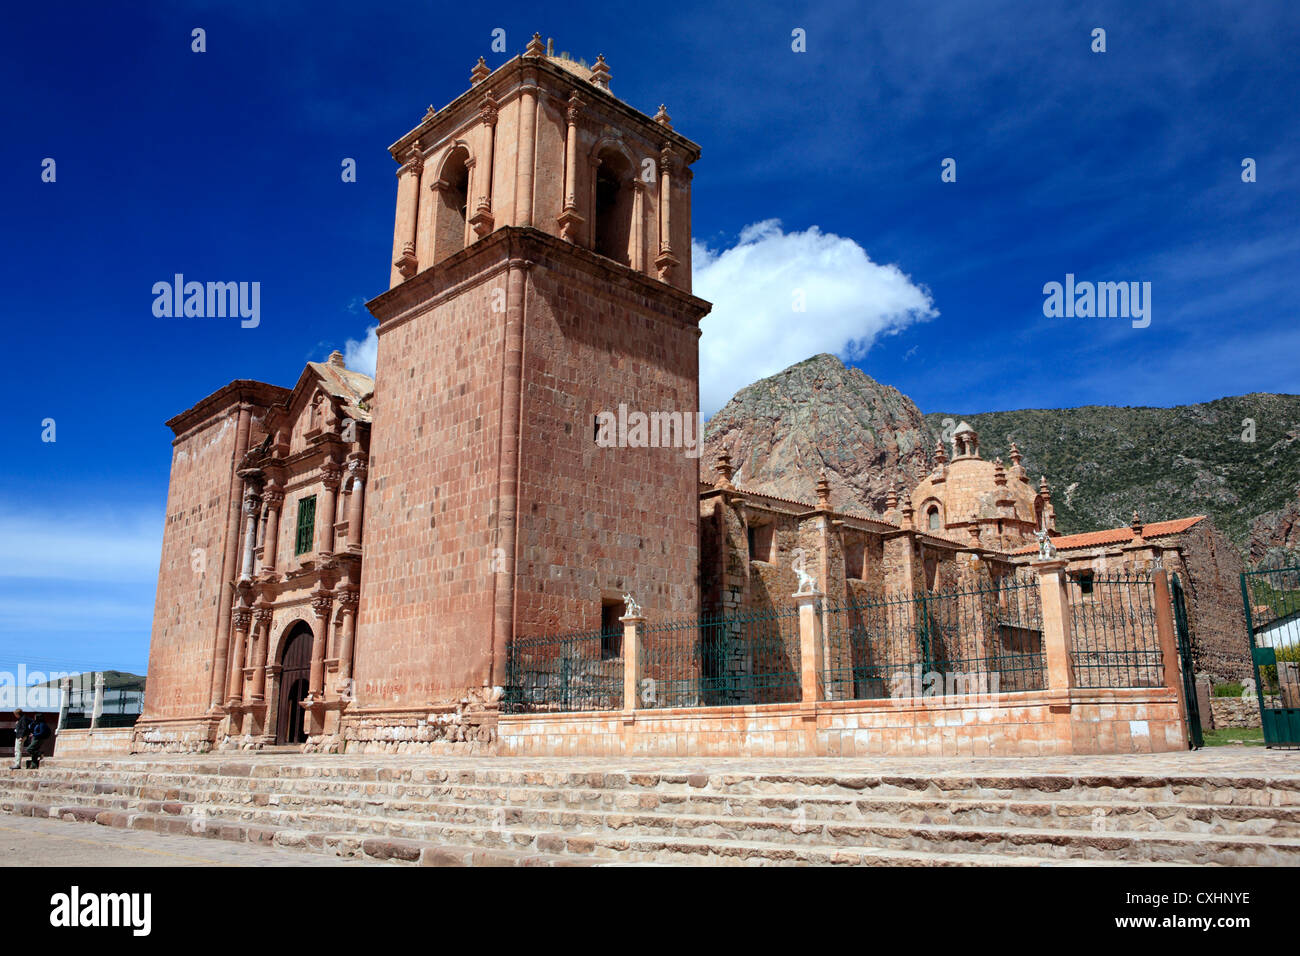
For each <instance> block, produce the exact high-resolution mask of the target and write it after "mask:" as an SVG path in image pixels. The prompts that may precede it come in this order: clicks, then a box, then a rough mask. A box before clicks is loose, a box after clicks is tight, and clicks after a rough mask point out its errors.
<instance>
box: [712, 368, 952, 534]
mask: <svg viewBox="0 0 1300 956" xmlns="http://www.w3.org/2000/svg"><path fill="white" fill-rule="evenodd" d="M933 445H934V437H933V436H932V435H931V433H930V429H929V427H928V426H927V425H926V422H925V418H924V416H922V415H921V412H920V410H919V409H918V408H917V407H916V405H914V404H913V403H912V401H911V399H909V398H908V397H907V396H906V395H904V394H903V393H902V392H900V391H898V389H896V388H891V387H890V386H888V385H882V384H880V383H879V382H877V381H875V380H874V379H872V378H870V377H869V376H867V375H866V374H865V373H864V372H862V371H860V370H859V369H856V368H846V367H845V366H844V363H843V362H841V361H840V360H839V359H838V358H836V357H835V356H834V355H815V356H813V357H812V358H810V359H808V360H806V361H803V362H800V363H799V364H798V365H792V366H790V368H788V369H786V370H785V371H783V372H779V373H777V374H776V375H773V376H772V377H771V378H765V379H762V380H761V381H758V382H755V383H754V384H753V385H750V386H748V387H746V388H743V389H741V390H740V391H739V392H737V393H736V395H735V396H734V397H733V398H732V399H731V401H729V402H728V403H727V404H726V406H725V407H723V409H722V410H721V411H720V412H718V413H717V414H716V415H714V416H713V417H712V418H711V419H709V423H708V426H707V427H706V428H705V432H704V447H705V453H704V458H703V462H704V468H703V475H704V478H705V480H711V479H712V475H713V472H712V466H713V462H714V461H715V459H716V458H717V454H718V452H719V451H720V450H721V449H722V448H726V449H727V451H728V452H729V453H730V454H731V461H732V465H733V466H734V467H735V469H736V473H735V475H734V476H733V478H732V480H733V481H734V482H735V483H736V484H738V485H740V486H742V487H744V488H747V489H750V490H753V491H762V492H766V493H768V494H773V495H779V496H780V497H783V498H795V499H799V500H804V501H809V502H811V501H813V500H815V499H816V484H817V478H818V475H819V473H820V472H821V470H822V469H823V468H824V469H825V470H826V477H827V480H828V481H829V482H830V486H831V503H832V504H833V505H834V506H835V507H836V508H837V509H840V510H842V511H856V512H859V513H863V514H868V515H870V514H878V513H880V512H883V511H884V510H885V497H886V495H887V494H888V492H889V486H890V483H891V482H892V481H893V480H894V479H895V478H897V479H899V480H901V481H903V482H904V483H905V484H906V485H908V486H910V485H913V484H915V483H916V482H917V481H918V480H920V479H921V478H922V477H923V476H924V475H925V473H926V472H927V471H928V470H929V454H930V450H931V448H932V447H933Z"/></svg>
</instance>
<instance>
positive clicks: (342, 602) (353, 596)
mask: <svg viewBox="0 0 1300 956" xmlns="http://www.w3.org/2000/svg"><path fill="white" fill-rule="evenodd" d="M357 597H358V595H357V592H356V591H339V592H338V595H337V600H338V602H339V607H340V611H341V613H342V615H343V619H342V621H340V623H339V626H340V628H341V632H340V637H339V684H340V685H343V684H345V682H346V681H348V680H350V679H351V677H352V645H353V643H354V642H355V640H356V634H357Z"/></svg>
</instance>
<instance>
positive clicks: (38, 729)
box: [24, 714, 50, 770]
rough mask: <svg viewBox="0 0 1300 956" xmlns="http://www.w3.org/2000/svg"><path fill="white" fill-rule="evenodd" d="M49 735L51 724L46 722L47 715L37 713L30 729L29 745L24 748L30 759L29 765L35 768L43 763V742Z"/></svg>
mask: <svg viewBox="0 0 1300 956" xmlns="http://www.w3.org/2000/svg"><path fill="white" fill-rule="evenodd" d="M49 735H50V725H49V724H47V723H46V722H45V716H44V715H43V714H37V715H36V717H35V718H34V719H33V720H32V722H31V726H30V728H29V730H28V739H27V746H26V748H24V752H25V753H26V754H27V756H28V758H29V759H30V763H29V764H28V766H30V767H31V768H32V769H33V770H35V769H37V768H38V767H39V766H40V765H41V744H43V743H44V742H45V738H46V737H48V736H49Z"/></svg>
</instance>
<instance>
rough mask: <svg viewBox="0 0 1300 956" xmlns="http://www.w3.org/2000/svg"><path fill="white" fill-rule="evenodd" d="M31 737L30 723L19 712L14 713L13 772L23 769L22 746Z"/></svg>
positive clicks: (28, 719)
mask: <svg viewBox="0 0 1300 956" xmlns="http://www.w3.org/2000/svg"><path fill="white" fill-rule="evenodd" d="M31 735H32V721H31V718H30V717H27V716H26V715H25V714H24V713H23V712H22V711H21V710H15V711H14V765H13V769H14V770H21V769H22V767H23V745H24V744H26V743H27V738H28V737H30V736H31Z"/></svg>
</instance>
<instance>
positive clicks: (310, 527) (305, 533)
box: [293, 495, 316, 555]
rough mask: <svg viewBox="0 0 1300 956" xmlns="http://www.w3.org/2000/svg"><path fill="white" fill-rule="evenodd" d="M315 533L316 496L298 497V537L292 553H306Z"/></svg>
mask: <svg viewBox="0 0 1300 956" xmlns="http://www.w3.org/2000/svg"><path fill="white" fill-rule="evenodd" d="M315 535H316V496H315V495H312V496H311V497H309V498H300V499H298V537H297V540H296V543H295V544H294V549H293V553H294V554H295V555H297V554H306V553H307V552H308V551H310V550H311V545H312V539H313V538H314V537H315Z"/></svg>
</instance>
